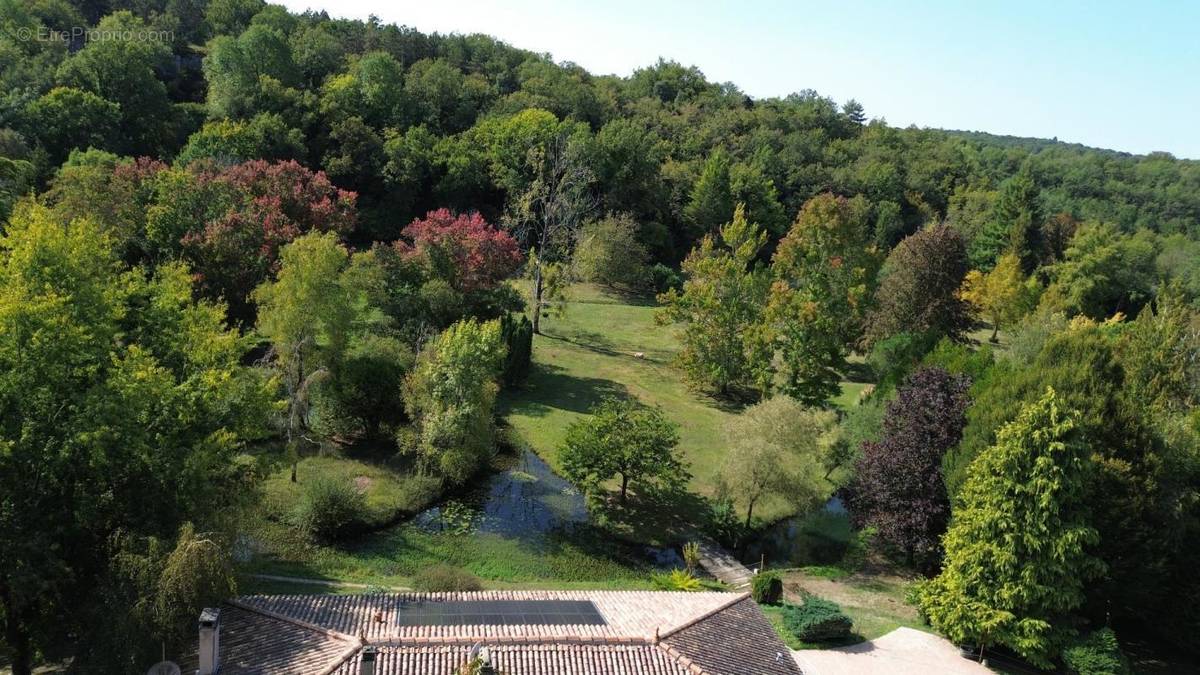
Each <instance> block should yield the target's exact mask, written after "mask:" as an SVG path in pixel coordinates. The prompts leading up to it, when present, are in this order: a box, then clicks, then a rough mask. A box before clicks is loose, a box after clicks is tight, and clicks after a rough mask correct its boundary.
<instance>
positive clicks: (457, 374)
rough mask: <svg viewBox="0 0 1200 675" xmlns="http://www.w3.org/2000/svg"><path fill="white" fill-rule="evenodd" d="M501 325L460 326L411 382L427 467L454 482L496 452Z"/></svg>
mask: <svg viewBox="0 0 1200 675" xmlns="http://www.w3.org/2000/svg"><path fill="white" fill-rule="evenodd" d="M504 354H505V348H504V339H503V337H501V334H500V322H499V321H488V322H486V323H479V322H478V321H475V320H474V319H469V320H465V321H459V322H458V323H456V324H454V325H453V326H450V327H449V328H447V329H446V330H445V331H444V332H442V334H441V335H439V336H438V337H437V338H436V339H435V340H433V341H432V342H431V343H430V344H429V345H428V346H427V347H426V348H425V349H424V350H423V351H422V352H421V354H420V356H419V357H418V360H417V367H416V368H415V369H414V370H413V372H412V373H411V374H410V375H409V377H408V380H407V381H406V382H405V387H404V392H405V397H404V398H405V406H406V407H407V409H408V413H409V415H410V416H411V417H412V418H413V419H414V420H415V421H416V424H417V429H418V433H419V439H418V441H417V447H416V448H415V449H413V448H410V449H411V450H415V452H416V454H417V455H418V457H419V458H420V460H421V462H422V464H423V466H424V467H425V468H427V469H432V470H434V471H436V472H437V473H438V474H439V475H441V476H443V477H445V478H447V479H448V480H450V481H451V482H454V483H461V482H463V481H465V480H466V479H467V478H469V477H470V476H471V474H473V473H475V471H476V469H478V468H479V466H480V464H481V463H482V462H483V461H484V460H485V459H486V457H487V456H488V453H489V452H490V451H491V450H492V447H493V443H492V441H493V434H492V431H493V428H492V409H493V406H494V405H495V402H496V392H497V391H498V390H499V386H498V385H497V383H496V381H497V379H498V378H499V376H500V369H501V366H502V365H503V364H504Z"/></svg>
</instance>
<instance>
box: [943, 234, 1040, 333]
mask: <svg viewBox="0 0 1200 675" xmlns="http://www.w3.org/2000/svg"><path fill="white" fill-rule="evenodd" d="M961 294H962V299H963V300H966V301H967V302H969V303H971V307H972V308H973V309H974V310H975V311H976V312H977V313H979V314H981V315H983V316H985V317H986V318H987V320H988V321H989V322H990V323H991V324H992V337H991V340H992V341H993V342H995V341H996V334H997V333H999V332H1000V326H1001V325H1009V324H1012V323H1015V322H1016V321H1017V320H1018V319H1020V318H1021V317H1023V316H1025V315H1026V314H1028V313H1029V312H1030V311H1031V310H1032V309H1033V308H1034V307H1035V306H1036V305H1037V300H1038V296H1039V295H1040V294H1041V286H1040V285H1039V284H1038V282H1037V279H1034V278H1033V277H1026V276H1025V274H1024V273H1023V272H1022V271H1021V259H1020V258H1019V257H1018V256H1017V255H1016V254H1015V253H1005V254H1004V255H1002V256H1000V258H999V259H997V260H996V266H995V267H993V268H992V271H990V272H986V273H985V272H980V271H979V270H971V271H970V272H968V273H967V276H966V278H964V279H963V286H962V292H961Z"/></svg>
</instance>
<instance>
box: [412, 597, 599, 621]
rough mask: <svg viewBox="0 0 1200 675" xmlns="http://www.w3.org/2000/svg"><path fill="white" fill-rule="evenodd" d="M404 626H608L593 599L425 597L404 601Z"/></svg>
mask: <svg viewBox="0 0 1200 675" xmlns="http://www.w3.org/2000/svg"><path fill="white" fill-rule="evenodd" d="M396 623H397V624H398V625H400V626H482V625H495V626H522V625H535V624H536V625H548V626H576V625H580V626H604V625H606V624H607V622H606V621H605V620H604V617H603V616H601V615H600V611H599V610H597V609H596V605H595V604H594V603H593V602H592V601H591V600H445V601H439V600H421V601H417V602H406V603H403V604H401V605H400V609H399V610H398V611H397V613H396Z"/></svg>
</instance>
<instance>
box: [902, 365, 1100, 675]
mask: <svg viewBox="0 0 1200 675" xmlns="http://www.w3.org/2000/svg"><path fill="white" fill-rule="evenodd" d="M1091 471H1093V468H1092V466H1091V462H1090V459H1089V451H1088V447H1087V445H1086V444H1085V443H1084V441H1083V438H1082V437H1081V434H1080V432H1079V429H1078V428H1077V426H1076V424H1075V421H1074V416H1073V415H1072V414H1071V413H1070V412H1069V411H1068V410H1066V409H1065V407H1064V403H1063V401H1062V400H1061V399H1060V398H1059V397H1058V396H1056V395H1055V393H1054V390H1053V389H1048V390H1047V391H1046V393H1045V394H1044V395H1043V396H1042V397H1041V398H1040V399H1038V400H1037V401H1036V402H1035V403H1031V404H1029V405H1027V406H1026V407H1024V408H1023V409H1022V410H1021V413H1020V414H1019V415H1018V416H1017V419H1016V420H1015V421H1013V422H1011V423H1010V424H1008V425H1006V426H1004V428H1003V429H1001V431H1000V433H999V434H998V435H997V438H996V444H995V445H994V446H992V447H991V448H989V449H988V450H987V451H985V452H984V453H983V454H982V455H980V456H979V458H978V459H977V460H976V461H975V462H974V463H973V464H972V466H971V469H970V476H969V478H968V479H967V482H966V484H965V485H964V486H963V491H962V494H961V495H960V499H961V505H960V506H959V507H958V508H957V509H956V510H955V513H954V518H953V520H952V521H951V523H950V529H949V531H948V532H947V533H946V538H945V548H946V562H945V566H944V567H943V569H942V572H941V574H939V575H938V576H937V577H936V578H934V579H932V580H931V581H929V582H926V583H924V584H922V585H921V586H920V587H919V589H918V591H917V597H918V604H919V605H920V607H921V611H922V612H923V613H924V614H925V615H926V616H928V617H929V621H930V623H931V624H932V625H933V626H934V627H935V628H937V629H938V630H939V631H941V632H943V633H945V634H946V635H947V636H948V637H949V638H950V639H951V640H953V641H955V642H957V643H960V644H962V643H969V644H974V645H979V646H981V647H987V646H991V645H997V644H998V645H1003V646H1005V647H1008V648H1010V649H1012V650H1013V651H1015V652H1017V653H1018V654H1020V655H1021V656H1023V657H1024V658H1026V659H1029V660H1030V661H1032V662H1033V663H1035V664H1038V665H1039V666H1042V667H1051V666H1052V665H1053V661H1054V659H1055V657H1056V656H1057V654H1058V650H1059V648H1061V647H1062V646H1063V642H1064V641H1065V639H1066V638H1067V637H1069V636H1070V635H1071V631H1070V628H1069V627H1068V626H1069V620H1068V616H1069V615H1070V613H1071V612H1073V611H1075V610H1077V609H1079V608H1080V607H1081V606H1082V605H1083V602H1084V594H1085V591H1086V589H1087V584H1088V582H1089V581H1090V580H1092V579H1094V578H1095V577H1096V576H1098V575H1099V574H1101V573H1102V571H1103V569H1104V565H1103V563H1102V562H1101V561H1100V560H1098V559H1097V558H1095V557H1094V556H1093V555H1092V553H1091V550H1092V547H1093V546H1095V544H1096V543H1097V542H1098V540H1099V535H1098V533H1097V532H1096V530H1095V528H1093V527H1092V526H1091V521H1090V518H1089V513H1088V510H1087V503H1086V497H1085V495H1086V486H1087V483H1088V476H1089V473H1090V472H1091Z"/></svg>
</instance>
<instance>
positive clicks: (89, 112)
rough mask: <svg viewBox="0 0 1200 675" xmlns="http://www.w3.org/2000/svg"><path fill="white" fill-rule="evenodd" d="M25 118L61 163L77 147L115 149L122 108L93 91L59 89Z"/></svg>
mask: <svg viewBox="0 0 1200 675" xmlns="http://www.w3.org/2000/svg"><path fill="white" fill-rule="evenodd" d="M25 116H26V118H27V119H29V120H31V124H30V126H31V127H32V128H33V129H34V131H35V133H36V136H37V139H38V140H39V141H40V142H41V143H42V145H43V146H44V147H45V148H46V151H47V152H49V153H50V160H51V161H52V162H54V163H55V164H59V163H61V162H62V161H63V160H64V159H66V158H67V155H68V154H69V153H70V151H71V150H72V149H74V148H80V149H87V148H100V149H102V150H103V149H114V148H113V146H112V145H110V143H111V142H112V140H113V138H114V137H115V136H116V135H117V125H118V124H119V123H120V120H121V107H120V106H119V105H117V104H116V103H113V102H112V101H106V100H104V99H102V98H100V97H99V96H97V95H95V94H93V93H92V92H90V91H83V90H80V89H71V88H67V87H56V88H54V89H51V90H50V91H49V92H47V93H46V94H45V95H44V96H42V97H41V98H39V99H38V100H36V101H34V102H33V103H31V104H30V105H29V108H27V109H26V111H25Z"/></svg>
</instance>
